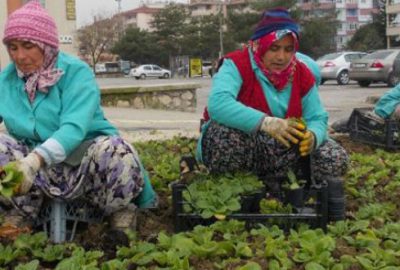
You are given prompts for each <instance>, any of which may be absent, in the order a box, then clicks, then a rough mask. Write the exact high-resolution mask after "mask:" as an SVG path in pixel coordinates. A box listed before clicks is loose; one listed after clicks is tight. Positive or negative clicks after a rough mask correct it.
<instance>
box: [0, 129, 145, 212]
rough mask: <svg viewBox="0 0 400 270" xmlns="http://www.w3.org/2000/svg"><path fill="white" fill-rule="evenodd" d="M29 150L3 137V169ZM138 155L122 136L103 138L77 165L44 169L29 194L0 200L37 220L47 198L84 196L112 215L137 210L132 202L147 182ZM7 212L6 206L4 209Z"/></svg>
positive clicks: (0, 138)
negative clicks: (123, 210) (118, 211)
mask: <svg viewBox="0 0 400 270" xmlns="http://www.w3.org/2000/svg"><path fill="white" fill-rule="evenodd" d="M28 153H29V149H28V147H27V146H26V145H24V144H23V143H22V142H19V141H16V140H15V139H13V138H12V137H10V136H8V135H5V134H0V166H3V165H5V164H7V163H8V162H10V161H14V160H18V159H21V158H23V157H24V156H26V155H27V154H28ZM143 173H144V172H143V171H142V170H141V166H140V161H139V157H138V154H137V153H136V151H135V149H133V147H132V146H131V145H130V144H129V143H127V142H125V141H124V140H123V139H122V138H121V137H119V136H111V137H106V136H100V137H98V138H96V139H95V140H94V141H93V143H92V144H91V145H90V146H89V148H88V149H87V150H86V152H85V154H84V156H83V158H82V161H81V163H80V164H79V165H77V166H71V165H68V164H66V163H60V164H55V165H53V166H51V167H44V168H41V169H40V170H39V172H38V174H37V176H36V179H35V181H34V185H33V187H32V189H31V190H30V191H29V193H28V194H26V195H23V196H16V197H13V198H12V199H11V200H7V199H5V198H1V199H0V203H2V204H7V203H8V204H9V205H12V206H13V207H12V210H13V211H15V210H16V211H17V212H19V213H20V214H23V215H25V216H29V217H32V218H35V217H36V216H37V214H38V213H39V210H40V207H41V205H42V202H43V199H44V196H45V195H47V196H48V197H51V198H62V199H65V200H72V199H75V198H77V197H82V196H84V198H85V199H86V200H88V201H90V202H91V203H92V204H94V205H95V206H97V207H99V208H100V209H102V210H104V211H105V213H106V214H110V213H112V212H114V211H116V210H119V209H121V208H124V207H127V206H128V207H135V205H133V203H132V199H134V198H136V197H137V196H138V195H139V193H140V192H141V190H142V187H143V184H144V180H143ZM3 209H4V207H3Z"/></svg>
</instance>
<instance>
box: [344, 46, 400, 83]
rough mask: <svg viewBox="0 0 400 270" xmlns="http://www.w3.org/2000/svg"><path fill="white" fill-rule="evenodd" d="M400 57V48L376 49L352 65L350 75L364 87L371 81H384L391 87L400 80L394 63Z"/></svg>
mask: <svg viewBox="0 0 400 270" xmlns="http://www.w3.org/2000/svg"><path fill="white" fill-rule="evenodd" d="M399 58H400V49H386V50H377V51H374V52H372V53H370V54H368V55H366V56H364V57H363V58H361V59H359V60H355V61H353V62H352V63H351V65H350V72H349V77H350V79H351V80H355V81H357V82H358V85H360V86H362V87H368V86H369V85H370V84H371V83H375V82H384V83H387V85H388V86H389V87H393V86H395V85H396V84H397V83H398V82H399V76H398V74H396V72H393V64H394V62H395V60H396V59H399Z"/></svg>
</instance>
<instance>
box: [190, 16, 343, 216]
mask: <svg viewBox="0 0 400 270" xmlns="http://www.w3.org/2000/svg"><path fill="white" fill-rule="evenodd" d="M298 48H299V26H298V24H297V23H296V22H295V21H294V20H293V19H292V18H291V17H290V15H289V13H288V11H287V10H286V9H284V8H275V9H271V10H267V11H265V12H264V13H263V16H262V18H261V20H260V22H259V23H258V25H257V27H256V30H255V32H254V34H253V36H252V37H251V40H250V41H249V43H248V45H247V46H245V47H244V48H243V49H242V50H238V51H235V52H232V53H229V54H227V55H225V56H224V58H223V64H222V66H221V67H220V68H219V71H218V73H217V74H216V75H215V76H214V77H213V83H212V89H211V93H210V96H209V100H208V108H207V109H206V110H205V112H204V120H205V125H203V128H202V136H201V138H200V140H199V144H198V153H197V154H198V155H197V157H198V160H200V161H202V162H203V163H204V165H205V166H206V167H208V168H209V170H210V171H211V172H232V171H238V170H244V171H251V172H254V173H255V174H257V175H260V176H266V175H268V176H272V177H282V176H286V175H287V172H288V170H289V169H293V170H297V169H299V167H300V164H303V163H302V162H301V161H302V160H304V159H309V157H311V171H312V175H313V177H314V179H315V180H316V181H323V180H324V179H325V177H326V176H333V177H336V179H340V177H341V176H342V175H343V174H344V173H345V172H346V169H347V164H348V156H347V154H346V151H345V150H344V149H343V148H342V147H341V146H340V145H338V144H337V143H336V142H334V141H333V140H331V139H328V138H327V121H328V113H327V112H326V111H325V109H324V107H323V105H322V103H321V101H320V98H319V94H318V91H317V90H318V89H317V84H316V83H315V76H314V75H313V73H312V72H311V71H310V69H309V68H308V67H307V65H306V64H304V63H303V62H302V61H300V60H299V59H298V58H297V56H296V55H297V54H296V52H297V50H298ZM293 118H296V119H298V120H300V119H302V120H304V122H305V124H304V123H301V121H293V120H292V119H293ZM294 145H296V147H293V146H294ZM335 207H336V206H335ZM339 207H341V208H342V209H341V210H342V213H344V205H341V206H339ZM339 218H342V217H339Z"/></svg>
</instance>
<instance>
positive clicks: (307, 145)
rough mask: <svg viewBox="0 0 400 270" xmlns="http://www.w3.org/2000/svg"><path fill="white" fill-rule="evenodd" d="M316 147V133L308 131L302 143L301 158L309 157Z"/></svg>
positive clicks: (300, 145) (300, 148)
mask: <svg viewBox="0 0 400 270" xmlns="http://www.w3.org/2000/svg"><path fill="white" fill-rule="evenodd" d="M314 147H315V136H314V133H312V132H311V131H309V130H307V131H306V132H305V134H304V138H303V139H302V140H301V141H300V144H299V151H300V156H302V157H304V156H307V155H309V154H310V153H311V152H312V150H314Z"/></svg>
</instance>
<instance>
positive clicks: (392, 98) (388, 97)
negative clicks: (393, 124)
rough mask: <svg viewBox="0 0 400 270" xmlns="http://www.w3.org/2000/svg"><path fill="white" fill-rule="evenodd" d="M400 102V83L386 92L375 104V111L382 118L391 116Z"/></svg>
mask: <svg viewBox="0 0 400 270" xmlns="http://www.w3.org/2000/svg"><path fill="white" fill-rule="evenodd" d="M399 104H400V84H398V85H396V86H395V87H393V88H392V89H390V90H389V91H387V92H385V93H384V94H383V95H382V96H381V98H380V99H379V100H378V102H377V103H376V104H375V107H374V111H375V113H376V114H377V115H379V116H380V117H382V118H385V119H387V118H389V117H390V116H391V115H392V113H393V112H394V110H395V109H396V107H397V105H399Z"/></svg>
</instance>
